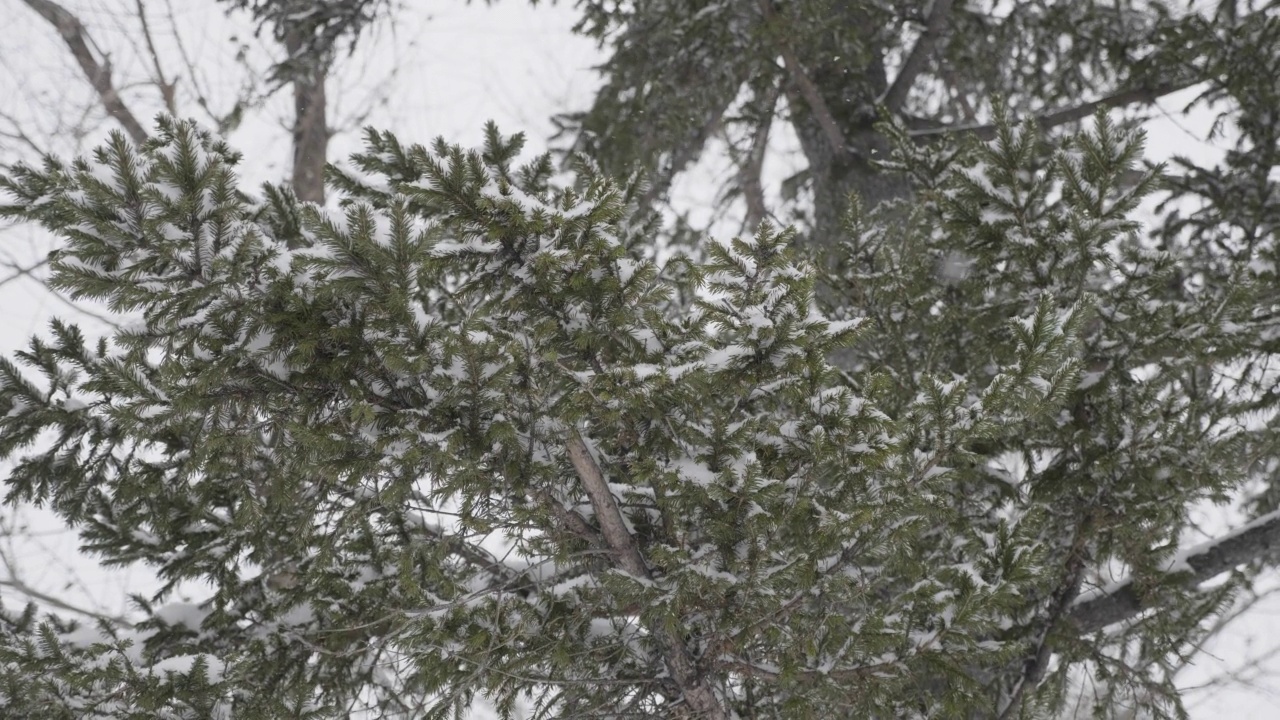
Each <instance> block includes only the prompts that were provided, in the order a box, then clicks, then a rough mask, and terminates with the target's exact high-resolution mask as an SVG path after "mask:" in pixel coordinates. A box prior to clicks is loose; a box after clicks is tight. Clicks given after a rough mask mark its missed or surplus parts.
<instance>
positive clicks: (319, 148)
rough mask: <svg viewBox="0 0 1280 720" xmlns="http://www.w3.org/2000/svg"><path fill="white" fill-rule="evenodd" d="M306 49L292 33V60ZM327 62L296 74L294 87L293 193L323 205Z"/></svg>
mask: <svg viewBox="0 0 1280 720" xmlns="http://www.w3.org/2000/svg"><path fill="white" fill-rule="evenodd" d="M302 48H303V38H302V37H301V36H300V35H297V34H290V35H289V36H288V37H286V38H285V50H287V51H288V53H289V57H290V59H293V58H295V57H296V56H297V54H298V53H299V52H300V51H301V50H302ZM328 71H329V68H328V63H327V62H326V63H316V64H315V65H314V66H312V67H307V68H306V69H305V70H299V71H297V72H296V73H295V74H294V75H293V77H292V84H293V110H294V120H293V192H294V193H295V194H297V196H298V199H299V200H302V201H304V202H313V203H316V204H319V205H323V204H324V166H325V160H326V157H327V155H328V148H329V126H328V124H327V122H326V107H327V102H326V99H325V88H324V86H325V80H326V78H327V76H328V74H329V72H328Z"/></svg>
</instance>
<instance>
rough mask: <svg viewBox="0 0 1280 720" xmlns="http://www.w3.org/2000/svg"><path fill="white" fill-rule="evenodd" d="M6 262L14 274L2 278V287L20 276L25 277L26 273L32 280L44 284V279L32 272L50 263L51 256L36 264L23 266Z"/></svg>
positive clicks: (0, 281)
mask: <svg viewBox="0 0 1280 720" xmlns="http://www.w3.org/2000/svg"><path fill="white" fill-rule="evenodd" d="M4 264H5V265H8V267H9V269H10V270H12V271H13V274H12V275H9V276H8V277H5V278H0V287H3V286H5V285H8V284H9V283H11V282H13V281H14V280H17V279H18V278H20V277H23V276H24V275H25V276H27V277H30V278H31V279H32V280H35V281H36V282H38V283H41V284H44V281H43V280H41V279H39V278H37V277H36V276H34V275H32V274H31V273H32V271H34V270H39V269H40V268H42V267H44V266H45V265H48V264H49V258H45V259H43V260H41V261H40V262H38V263H36V264H34V265H28V266H26V267H21V266H19V265H18V264H17V263H4Z"/></svg>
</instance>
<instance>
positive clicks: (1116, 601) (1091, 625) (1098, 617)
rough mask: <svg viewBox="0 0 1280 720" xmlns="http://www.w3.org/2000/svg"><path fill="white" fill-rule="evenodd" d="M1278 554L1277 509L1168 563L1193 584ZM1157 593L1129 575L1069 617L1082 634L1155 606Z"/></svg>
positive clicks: (1081, 602) (1084, 601) (1075, 608)
mask: <svg viewBox="0 0 1280 720" xmlns="http://www.w3.org/2000/svg"><path fill="white" fill-rule="evenodd" d="M1277 553H1280V511H1276V512H1272V513H1268V514H1266V515H1263V516H1262V517H1260V518H1258V519H1257V520H1254V521H1253V522H1251V523H1249V524H1247V525H1245V526H1244V527H1242V528H1240V529H1239V530H1236V531H1235V532H1233V533H1231V534H1229V535H1226V536H1224V537H1221V538H1216V539H1214V540H1210V541H1209V542H1206V543H1203V544H1201V545H1197V546H1196V547H1193V548H1191V549H1190V550H1187V551H1186V552H1184V553H1180V554H1179V555H1178V556H1177V558H1175V562H1174V563H1173V565H1172V566H1171V568H1172V569H1175V570H1182V571H1185V573H1186V579H1185V584H1186V585H1187V586H1190V587H1195V586H1197V585H1200V584H1202V583H1204V582H1207V581H1209V580H1212V579H1213V578H1215V577H1217V576H1219V575H1221V574H1222V573H1225V572H1228V571H1230V570H1232V569H1233V568H1235V567H1237V566H1240V565H1245V564H1250V563H1257V562H1259V561H1263V560H1266V559H1268V558H1271V557H1274V556H1275V555H1276V554H1277ZM1161 601H1162V598H1161V597H1160V595H1159V594H1158V593H1156V594H1152V593H1141V592H1139V590H1138V588H1137V587H1136V586H1135V584H1134V581H1133V579H1132V578H1130V579H1127V580H1123V581H1121V582H1118V583H1115V584H1113V585H1110V586H1108V587H1106V588H1104V589H1103V590H1102V591H1101V592H1098V593H1094V594H1092V595H1090V596H1087V597H1084V598H1082V599H1080V600H1078V601H1077V602H1076V603H1075V605H1074V606H1073V607H1072V608H1071V612H1070V615H1069V617H1070V619H1071V620H1072V621H1073V622H1075V625H1076V627H1077V628H1078V629H1079V631H1080V632H1081V633H1082V634H1086V635H1087V634H1089V633H1093V632H1097V631H1098V630H1101V629H1103V628H1105V627H1107V626H1108V625H1114V624H1115V623H1118V622H1123V621H1125V620H1129V619H1131V618H1133V617H1135V616H1137V615H1138V614H1140V613H1142V612H1144V611H1147V610H1152V609H1156V608H1158V607H1159V606H1160V604H1161Z"/></svg>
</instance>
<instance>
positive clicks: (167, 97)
mask: <svg viewBox="0 0 1280 720" xmlns="http://www.w3.org/2000/svg"><path fill="white" fill-rule="evenodd" d="M134 2H135V4H136V5H137V8H138V22H140V23H141V24H142V37H143V39H144V40H146V41H147V54H148V55H150V56H151V65H152V67H154V68H155V71H156V85H159V86H160V97H162V98H164V107H165V109H166V110H168V111H169V114H170V115H177V114H178V103H177V100H176V99H175V98H174V90H175V89H177V87H178V82H177V80H176V79H175V80H173V81H172V82H171V81H169V80H166V79H165V77H164V66H163V64H162V63H161V62H160V53H159V52H157V51H156V43H155V40H154V39H153V38H152V37H151V25H150V23H148V22H147V8H146V6H145V5H144V4H143V2H142V0H134Z"/></svg>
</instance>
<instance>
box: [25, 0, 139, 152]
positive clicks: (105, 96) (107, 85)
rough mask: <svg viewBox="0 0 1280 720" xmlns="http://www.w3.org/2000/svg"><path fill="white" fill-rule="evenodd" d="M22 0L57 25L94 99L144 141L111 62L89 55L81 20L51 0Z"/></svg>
mask: <svg viewBox="0 0 1280 720" xmlns="http://www.w3.org/2000/svg"><path fill="white" fill-rule="evenodd" d="M23 2H25V3H26V4H27V7H29V8H31V9H32V10H35V11H36V12H37V13H38V14H39V15H40V17H42V18H44V19H45V20H47V21H48V22H49V24H51V25H53V27H54V28H56V29H57V31H58V34H59V35H61V36H62V40H63V42H65V43H66V44H67V47H68V48H70V50H71V54H72V56H74V57H75V59H76V62H77V63H78V64H79V65H80V69H81V70H82V71H83V72H84V75H85V77H86V78H87V79H88V80H89V84H90V85H92V86H93V89H94V91H96V92H97V93H98V99H99V100H101V101H102V105H103V107H105V108H106V109H107V114H109V115H111V117H113V118H115V119H116V121H117V122H119V123H120V125H121V126H122V127H123V128H124V130H125V132H127V133H129V138H130V139H132V140H133V141H134V142H135V143H138V144H139V145H141V144H142V143H144V142H146V141H147V131H146V130H144V129H143V128H142V124H141V123H139V122H138V119H137V118H136V117H134V115H133V112H132V111H131V110H129V107H128V106H127V105H125V104H124V100H122V99H121V98H120V93H119V92H117V91H116V87H115V85H114V84H112V82H111V62H110V61H109V60H108V61H103V62H98V59H97V58H96V57H94V56H93V51H92V50H90V49H89V42H90V41H89V33H88V31H87V30H86V29H85V27H84V23H82V22H80V18H78V17H76V16H75V15H73V14H72V13H71V12H70V11H68V10H67V9H66V8H64V7H62V6H61V5H59V4H57V3H55V2H52V0H23Z"/></svg>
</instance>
